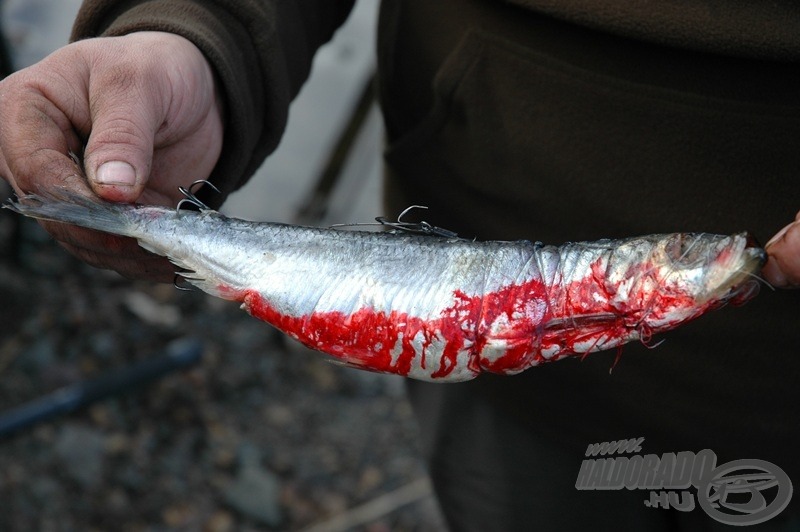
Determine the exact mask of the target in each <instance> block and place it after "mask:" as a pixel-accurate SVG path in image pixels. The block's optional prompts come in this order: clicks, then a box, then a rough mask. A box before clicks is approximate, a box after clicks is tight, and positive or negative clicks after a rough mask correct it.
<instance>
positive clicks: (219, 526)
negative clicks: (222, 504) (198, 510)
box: [203, 510, 236, 532]
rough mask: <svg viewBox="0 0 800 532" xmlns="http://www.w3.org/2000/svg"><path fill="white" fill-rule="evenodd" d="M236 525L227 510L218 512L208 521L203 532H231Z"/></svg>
mask: <svg viewBox="0 0 800 532" xmlns="http://www.w3.org/2000/svg"><path fill="white" fill-rule="evenodd" d="M235 525H236V521H235V520H234V518H233V516H232V515H231V514H230V513H228V512H226V511H225V510H218V511H216V512H214V514H213V515H212V516H211V517H210V518H209V519H208V522H206V524H205V526H204V527H203V532H231V531H232V530H233V529H234V527H235Z"/></svg>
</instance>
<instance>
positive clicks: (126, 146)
mask: <svg viewBox="0 0 800 532" xmlns="http://www.w3.org/2000/svg"><path fill="white" fill-rule="evenodd" d="M135 83H136V82H135V81H134V84H135ZM136 89H137V87H135V86H134V87H131V84H130V83H117V85H116V86H109V87H100V88H99V89H98V92H97V93H96V94H98V96H97V97H96V98H92V99H93V100H94V101H93V102H92V104H91V108H92V110H93V117H92V131H91V134H90V135H89V139H88V142H87V144H86V149H85V151H84V168H85V170H86V176H87V178H88V181H89V185H90V186H91V187H92V189H93V190H94V192H95V194H97V195H98V196H100V197H102V198H104V199H107V200H109V201H116V202H128V203H131V202H134V201H136V200H137V199H138V198H139V196H141V194H142V192H143V191H144V189H145V187H146V185H147V181H148V179H149V176H150V168H151V165H152V160H153V143H154V138H155V132H156V130H157V129H158V126H159V124H160V123H161V122H162V119H161V117H160V116H159V113H158V112H157V111H156V108H158V107H159V106H158V101H157V100H158V99H157V98H152V97H151V98H148V97H147V95H146V94H143V93H146V91H142V90H136ZM90 98H91V96H90Z"/></svg>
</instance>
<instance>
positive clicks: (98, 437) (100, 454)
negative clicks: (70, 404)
mask: <svg viewBox="0 0 800 532" xmlns="http://www.w3.org/2000/svg"><path fill="white" fill-rule="evenodd" d="M55 451H56V455H57V456H58V458H59V459H60V460H61V463H62V467H63V468H64V471H65V472H66V473H67V475H68V476H69V477H70V478H71V479H72V480H74V481H76V482H77V483H78V484H80V485H81V486H82V487H83V488H91V487H94V486H96V485H97V484H99V482H100V481H101V479H102V475H103V459H104V458H105V437H104V436H103V434H102V433H100V432H99V431H97V430H95V429H93V428H90V427H85V426H80V425H65V426H64V427H63V428H62V430H61V432H60V434H59V435H58V436H57V438H56V442H55Z"/></svg>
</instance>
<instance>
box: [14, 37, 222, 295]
mask: <svg viewBox="0 0 800 532" xmlns="http://www.w3.org/2000/svg"><path fill="white" fill-rule="evenodd" d="M222 123H223V122H222V110H221V104H220V103H219V101H218V99H217V94H216V91H215V86H214V74H213V72H212V70H211V67H210V66H209V64H208V62H207V61H206V59H205V57H204V56H203V54H202V53H201V52H200V50H198V49H197V48H196V47H195V46H194V45H193V44H192V43H191V42H189V41H188V40H186V39H184V38H183V37H180V36H177V35H173V34H170V33H160V32H140V33H133V34H130V35H127V36H124V37H110V38H99V39H89V40H85V41H79V42H77V43H73V44H70V45H68V46H65V47H64V48H61V49H60V50H58V51H56V52H54V53H53V54H52V55H50V56H48V57H47V58H45V59H44V60H42V61H41V62H40V63H37V64H36V65H33V66H31V67H29V68H27V69H24V70H21V71H20V72H18V73H16V74H14V75H12V76H9V77H8V78H6V79H5V80H3V81H2V82H0V174H1V175H2V176H3V177H4V178H5V179H6V180H7V181H8V182H9V183H10V184H11V186H12V187H13V188H14V190H15V191H16V193H17V194H24V193H26V192H37V193H46V192H47V190H48V189H49V188H52V187H56V186H61V187H68V188H70V189H72V190H74V191H76V192H79V193H82V194H86V195H96V196H99V197H101V198H103V199H105V200H108V201H115V202H135V201H136V202H140V203H147V204H154V205H175V204H176V203H177V201H178V200H179V199H180V192H179V191H178V186H179V185H184V186H188V185H189V184H191V183H192V182H193V181H195V180H198V179H205V178H207V177H208V176H209V174H210V173H211V171H212V170H213V168H214V165H215V164H216V162H217V159H218V158H219V154H220V152H221V149H222V134H223V126H222ZM84 144H85V148H84ZM69 152H75V153H83V163H84V169H85V172H86V175H85V176H84V175H83V172H82V170H81V169H80V168H79V167H78V165H76V163H75V162H74V161H73V160H72V159H71V158H70V157H69V155H68V154H69ZM42 225H43V226H44V227H45V229H47V231H48V232H50V233H51V234H52V235H53V236H54V237H55V238H56V239H57V240H58V241H59V242H60V243H61V244H62V245H63V246H64V247H66V248H67V249H68V250H69V251H70V252H71V253H73V254H74V255H75V256H77V257H78V258H80V259H82V260H84V261H86V262H88V263H89V264H92V265H93V266H97V267H100V268H108V269H113V270H116V271H118V272H119V273H121V274H122V275H124V276H126V277H130V278H142V279H144V278H146V279H153V280H159V281H171V280H172V279H173V276H174V274H173V271H174V267H173V266H172V265H170V264H169V262H168V261H167V260H166V259H164V258H162V257H157V256H155V255H152V254H150V253H148V252H145V251H144V250H142V249H141V248H139V247H138V245H136V243H135V241H133V240H131V239H127V238H121V237H117V236H112V235H107V234H104V233H99V232H95V231H90V230H88V229H82V228H78V227H73V226H67V225H64V224H58V223H53V222H42Z"/></svg>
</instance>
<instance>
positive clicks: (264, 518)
mask: <svg viewBox="0 0 800 532" xmlns="http://www.w3.org/2000/svg"><path fill="white" fill-rule="evenodd" d="M239 461H240V465H239V471H238V474H237V475H236V479H235V480H234V481H233V484H231V485H230V486H229V487H228V488H227V490H225V501H226V502H227V503H228V504H229V505H230V506H231V507H232V508H233V509H235V510H236V511H238V512H239V513H240V514H242V515H243V516H245V517H247V518H250V519H253V520H254V521H257V522H258V523H261V524H264V525H267V526H272V527H276V526H278V525H279V524H280V523H281V521H282V520H283V515H282V512H281V507H280V482H279V481H278V478H277V477H276V476H275V475H274V474H272V473H271V472H270V471H267V470H266V469H264V468H262V467H261V465H260V461H261V460H260V456H259V452H258V450H257V449H256V448H255V447H254V446H253V445H252V444H243V445H242V446H241V448H240V450H239Z"/></svg>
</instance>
